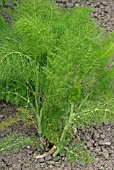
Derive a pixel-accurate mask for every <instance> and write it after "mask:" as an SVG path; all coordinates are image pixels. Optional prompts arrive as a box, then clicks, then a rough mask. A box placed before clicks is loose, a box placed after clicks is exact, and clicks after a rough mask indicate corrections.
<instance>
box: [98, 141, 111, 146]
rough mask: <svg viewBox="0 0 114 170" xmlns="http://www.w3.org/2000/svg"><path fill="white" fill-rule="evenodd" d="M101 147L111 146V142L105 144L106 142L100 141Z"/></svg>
mask: <svg viewBox="0 0 114 170" xmlns="http://www.w3.org/2000/svg"><path fill="white" fill-rule="evenodd" d="M99 145H101V146H102V145H105V146H110V145H111V142H105V141H99Z"/></svg>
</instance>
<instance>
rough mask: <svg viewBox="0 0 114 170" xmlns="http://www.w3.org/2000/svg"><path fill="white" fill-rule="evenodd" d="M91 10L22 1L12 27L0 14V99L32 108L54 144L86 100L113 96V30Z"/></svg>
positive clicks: (61, 140)
mask: <svg viewBox="0 0 114 170" xmlns="http://www.w3.org/2000/svg"><path fill="white" fill-rule="evenodd" d="M91 11H92V9H89V8H87V9H85V8H83V7H79V8H77V9H61V8H59V7H58V6H57V5H55V4H54V3H53V2H50V1H49V0H47V1H43V0H38V1H37V0H31V1H29V2H28V1H27V0H24V1H23V2H22V3H21V4H20V5H19V7H17V9H16V12H15V13H14V15H13V18H14V21H13V25H12V27H11V28H9V27H8V26H7V25H6V23H5V22H4V21H3V19H2V18H1V17H0V23H1V25H2V27H1V28H0V35H3V36H1V38H0V75H1V77H0V92H1V94H0V98H1V100H2V99H5V100H6V101H8V102H11V103H13V104H16V105H21V106H22V105H23V106H24V107H27V108H29V109H30V111H31V110H32V112H33V113H34V114H35V116H36V119H37V128H38V133H39V136H40V138H42V136H44V137H46V138H47V139H48V140H49V141H50V142H52V143H53V144H55V145H57V146H59V145H63V143H64V142H65V141H66V142H67V138H68V137H69V135H68V131H69V129H70V127H71V124H72V122H73V121H74V119H76V120H79V122H78V123H80V124H81V123H82V122H81V121H80V120H81V119H80V118H79V117H80V115H82V117H83V110H84V109H87V107H90V105H89V103H90V104H91V106H95V105H98V101H99V102H100V103H104V102H106V101H108V100H109V99H112V101H113V95H114V86H113V83H114V81H113V77H114V69H113V68H111V69H109V70H107V69H106V67H107V66H108V64H109V62H110V60H111V58H112V56H113V54H114V33H110V34H106V32H105V31H104V30H102V29H100V28H99V26H98V25H97V24H96V23H95V22H94V21H93V20H92V19H91V18H90V16H89V13H90V12H91ZM4 25H5V27H4ZM110 89H111V90H110ZM109 107H110V104H109ZM80 113H81V114H80ZM90 114H91V112H90ZM84 116H85V118H86V116H87V115H86V114H84ZM85 120H86V119H85ZM41 141H42V140H41ZM59 148H60V147H59ZM58 152H59V150H57V152H56V154H57V153H58ZM56 154H55V155H56Z"/></svg>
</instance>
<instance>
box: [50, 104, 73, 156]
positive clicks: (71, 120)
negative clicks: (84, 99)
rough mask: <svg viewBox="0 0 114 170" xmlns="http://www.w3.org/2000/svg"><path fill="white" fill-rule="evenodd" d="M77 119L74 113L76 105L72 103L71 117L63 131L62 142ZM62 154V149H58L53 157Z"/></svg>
mask: <svg viewBox="0 0 114 170" xmlns="http://www.w3.org/2000/svg"><path fill="white" fill-rule="evenodd" d="M74 117H75V113H74V103H71V109H70V116H69V120H68V122H67V123H66V125H65V127H64V130H63V133H62V135H61V139H60V142H61V141H63V140H64V138H65V136H66V133H67V132H68V130H69V128H70V125H71V124H72V122H73V119H74ZM59 152H60V148H57V150H56V151H55V152H54V154H53V157H55V156H57V154H58V153H59Z"/></svg>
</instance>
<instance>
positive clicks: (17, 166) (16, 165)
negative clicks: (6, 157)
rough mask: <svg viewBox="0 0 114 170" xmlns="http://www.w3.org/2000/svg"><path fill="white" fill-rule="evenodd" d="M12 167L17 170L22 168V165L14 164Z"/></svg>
mask: <svg viewBox="0 0 114 170" xmlns="http://www.w3.org/2000/svg"><path fill="white" fill-rule="evenodd" d="M12 167H13V168H14V169H16V170H21V165H18V164H13V165H12Z"/></svg>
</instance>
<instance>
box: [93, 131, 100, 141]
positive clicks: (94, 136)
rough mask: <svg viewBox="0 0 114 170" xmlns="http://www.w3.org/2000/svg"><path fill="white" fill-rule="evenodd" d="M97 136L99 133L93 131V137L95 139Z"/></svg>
mask: <svg viewBox="0 0 114 170" xmlns="http://www.w3.org/2000/svg"><path fill="white" fill-rule="evenodd" d="M98 138H99V133H97V132H95V133H94V135H93V139H94V140H96V139H98Z"/></svg>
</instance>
